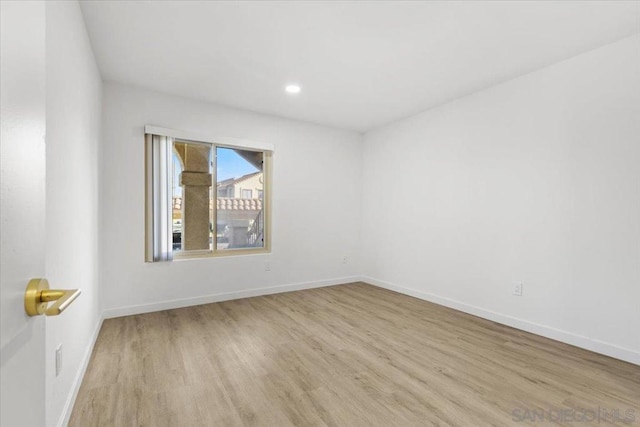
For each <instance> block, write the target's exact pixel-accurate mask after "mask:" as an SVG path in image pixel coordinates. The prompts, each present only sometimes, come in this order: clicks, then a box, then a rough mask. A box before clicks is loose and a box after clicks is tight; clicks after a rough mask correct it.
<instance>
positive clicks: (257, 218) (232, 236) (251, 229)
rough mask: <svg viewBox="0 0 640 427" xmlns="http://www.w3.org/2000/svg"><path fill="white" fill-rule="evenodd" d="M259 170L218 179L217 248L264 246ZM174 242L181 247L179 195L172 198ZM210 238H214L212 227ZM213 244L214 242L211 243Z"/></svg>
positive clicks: (175, 247) (262, 187)
mask: <svg viewBox="0 0 640 427" xmlns="http://www.w3.org/2000/svg"><path fill="white" fill-rule="evenodd" d="M263 181H264V174H263V172H262V171H258V172H253V173H250V174H247V175H243V176H241V177H239V178H229V179H225V180H222V181H220V182H218V184H217V197H216V199H215V200H216V206H215V208H216V211H217V227H216V237H217V239H216V240H217V249H234V248H246V247H261V246H263V240H262V239H263V237H264V219H263V214H262V209H263V194H264V193H263V192H264V182H263ZM213 200H214V197H213V192H212V191H211V192H210V194H209V206H210V211H212V210H213ZM173 234H174V238H173V242H174V245H173V246H174V249H175V250H180V249H181V241H182V239H181V234H182V197H181V196H174V197H173ZM211 238H212V240H213V230H212V235H211ZM212 243H213V242H212Z"/></svg>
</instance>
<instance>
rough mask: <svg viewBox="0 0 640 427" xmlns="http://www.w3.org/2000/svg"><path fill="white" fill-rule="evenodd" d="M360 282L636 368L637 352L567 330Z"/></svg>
mask: <svg viewBox="0 0 640 427" xmlns="http://www.w3.org/2000/svg"><path fill="white" fill-rule="evenodd" d="M360 280H361V281H363V282H365V283H369V284H372V285H374V286H378V287H381V288H385V289H389V290H391V291H395V292H399V293H401V294H405V295H409V296H412V297H416V298H419V299H423V300H426V301H430V302H433V303H435V304H438V305H443V306H445V307H449V308H453V309H455V310H458V311H462V312H464V313H468V314H473V315H474V316H478V317H482V318H483V319H487V320H491V321H494V322H497V323H501V324H503V325H507V326H511V327H513V328H516V329H520V330H523V331H526V332H531V333H533V334H536V335H541V336H543V337H546V338H551V339H553V340H556V341H561V342H564V343H567V344H571V345H574V346H576V347H580V348H584V349H586V350H590V351H593V352H596V353H600V354H604V355H606V356H611V357H614V358H616V359H620V360H624V361H625V362H629V363H633V364H636V365H640V352H637V351H634V350H630V349H627V348H623V347H619V346H617V345H615V344H611V343H608V342H604V341H600V340H597V339H593V338H589V337H585V336H582V335H576V334H574V333H571V332H568V331H564V330H561V329H556V328H552V327H550V326H545V325H540V324H538V323H533V322H530V321H528V320H524V319H519V318H516V317H512V316H508V315H506V314H501V313H497V312H495V311H491V310H486V309H484V308H481V307H477V306H474V305H470V304H467V303H464V302H461V301H456V300H453V299H451V298H446V297H441V296H438V295H434V294H431V293H428V292H423V291H418V290H415V289H409V288H405V287H403V286H399V285H396V284H393V283H389V282H385V281H383V280H378V279H374V278H373V277H366V276H363V277H361V278H360Z"/></svg>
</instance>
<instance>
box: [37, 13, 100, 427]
mask: <svg viewBox="0 0 640 427" xmlns="http://www.w3.org/2000/svg"><path fill="white" fill-rule="evenodd" d="M46 8H47V9H46V12H47V17H46V24H47V25H46V48H47V209H46V214H47V219H46V238H47V243H46V271H47V278H48V279H49V283H50V285H51V287H52V288H66V289H69V288H81V289H82V295H80V297H79V298H78V299H77V300H76V301H75V302H74V303H73V304H71V306H70V307H69V308H68V309H67V310H66V311H65V312H64V313H62V315H60V316H57V317H48V318H47V326H46V327H47V352H46V371H47V425H58V424H61V423H63V422H64V421H65V420H64V417H65V415H66V416H68V415H69V414H70V412H71V408H70V407H69V405H70V404H72V401H73V398H74V392H77V387H78V386H79V381H81V380H82V378H81V374H82V373H83V370H84V367H85V363H86V362H87V358H88V356H89V353H88V352H89V351H91V348H92V344H93V340H94V337H95V333H96V332H97V329H96V328H97V327H98V326H99V324H100V318H101V312H100V304H99V290H98V212H99V211H98V147H99V142H100V120H101V108H102V99H101V97H102V81H101V78H100V74H99V72H98V69H97V67H96V63H95V60H94V57H93V53H92V51H91V46H90V44H89V38H88V36H87V34H86V30H85V26H84V21H83V19H82V14H81V12H80V7H79V5H78V3H77V2H47V6H46ZM59 344H62V348H63V364H62V366H63V369H62V372H61V374H60V376H58V377H56V376H55V348H56V347H57V346H58V345H59Z"/></svg>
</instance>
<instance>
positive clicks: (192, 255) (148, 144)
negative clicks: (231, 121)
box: [145, 126, 274, 262]
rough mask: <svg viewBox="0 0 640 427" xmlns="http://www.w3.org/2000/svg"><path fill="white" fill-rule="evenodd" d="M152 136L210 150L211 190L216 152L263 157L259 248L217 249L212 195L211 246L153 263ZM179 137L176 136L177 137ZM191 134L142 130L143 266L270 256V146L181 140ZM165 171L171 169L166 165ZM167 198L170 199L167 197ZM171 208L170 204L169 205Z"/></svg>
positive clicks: (228, 140)
mask: <svg viewBox="0 0 640 427" xmlns="http://www.w3.org/2000/svg"><path fill="white" fill-rule="evenodd" d="M153 135H158V136H164V137H169V138H171V139H172V142H171V144H172V149H173V144H175V143H176V142H183V143H191V144H206V145H209V146H211V149H212V150H214V151H213V156H212V158H213V165H212V174H211V181H212V182H211V185H212V188H213V189H216V187H217V182H216V179H217V169H218V159H217V150H216V148H218V147H220V148H230V149H242V150H245V151H255V152H261V153H263V165H262V173H263V177H264V187H263V200H262V212H263V215H264V231H263V234H264V236H263V243H264V244H263V246H262V247H252V248H233V249H222V250H218V249H217V227H218V223H217V220H218V218H217V217H218V208H217V199H218V192H217V191H212V194H213V197H214V200H213V209H212V211H213V212H212V219H211V221H212V224H214V232H213V244H212V248H211V249H208V250H194V251H188V252H182V251H180V252H173V250H172V257H171V259H169V260H157V261H154V259H153V256H154V254H153V248H154V240H153V239H154V234H153V220H154V201H153V191H154V190H153V180H154V175H153V157H152V152H153V147H152V139H153ZM178 135H180V136H178ZM185 135H191V137H193V135H192V134H189V133H186V132H181V131H174V130H171V129H165V128H159V127H154V126H145V166H146V171H145V186H146V191H145V221H146V224H145V230H146V233H145V241H146V244H145V261H146V262H162V261H170V260H173V261H180V260H188V259H203V258H220V257H227V256H242V255H256V254H268V253H271V186H272V172H271V171H272V165H273V152H274V150H273V144H267V143H260V142H255V141H248V140H241V139H236V138H224V137H220V138H203V139H204V140H203V139H199V140H193V139H187V138H185V137H184V136H185ZM167 166H168V167H170V168H172V167H171V166H170V165H167ZM169 176H171V179H173V173H170V174H169ZM169 197H171V195H170V196H169ZM169 205H172V202H171V201H170V202H169Z"/></svg>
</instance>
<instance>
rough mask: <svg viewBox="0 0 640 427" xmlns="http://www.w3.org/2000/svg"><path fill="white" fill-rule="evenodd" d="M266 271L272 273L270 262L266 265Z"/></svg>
mask: <svg viewBox="0 0 640 427" xmlns="http://www.w3.org/2000/svg"><path fill="white" fill-rule="evenodd" d="M264 271H271V263H270V262H269V261H267V262H265V263H264Z"/></svg>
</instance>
